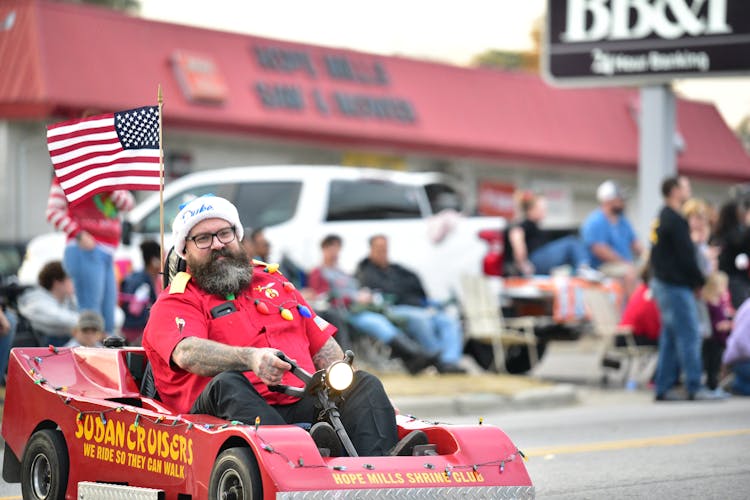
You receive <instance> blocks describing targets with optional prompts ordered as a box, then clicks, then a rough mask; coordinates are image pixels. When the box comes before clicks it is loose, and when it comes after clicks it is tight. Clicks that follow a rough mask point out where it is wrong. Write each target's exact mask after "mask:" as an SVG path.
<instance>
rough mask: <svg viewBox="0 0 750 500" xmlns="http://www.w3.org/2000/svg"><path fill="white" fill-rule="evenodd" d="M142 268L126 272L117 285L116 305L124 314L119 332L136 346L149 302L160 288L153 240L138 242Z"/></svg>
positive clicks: (158, 261) (157, 250)
mask: <svg viewBox="0 0 750 500" xmlns="http://www.w3.org/2000/svg"><path fill="white" fill-rule="evenodd" d="M141 255H142V256H143V270H141V271H136V272H133V273H131V274H130V275H128V276H127V277H126V278H125V279H124V280H123V282H122V284H121V285H120V305H121V307H122V310H123V312H124V313H125V321H124V323H123V325H122V334H123V336H124V337H125V338H126V339H127V341H128V344H130V345H140V343H141V336H142V335H143V329H144V328H145V327H146V322H147V321H148V313H149V310H150V309H151V305H152V304H153V303H154V302H156V296H157V295H158V293H157V290H160V289H161V279H162V278H161V247H160V246H159V244H158V243H156V242H155V241H144V242H143V243H141Z"/></svg>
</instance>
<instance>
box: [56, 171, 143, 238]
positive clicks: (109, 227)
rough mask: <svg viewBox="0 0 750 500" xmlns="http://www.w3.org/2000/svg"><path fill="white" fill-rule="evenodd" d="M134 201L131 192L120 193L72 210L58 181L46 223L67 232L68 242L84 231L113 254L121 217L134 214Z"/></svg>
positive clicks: (83, 202) (100, 196)
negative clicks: (130, 213) (131, 212)
mask: <svg viewBox="0 0 750 500" xmlns="http://www.w3.org/2000/svg"><path fill="white" fill-rule="evenodd" d="M134 200H135V199H134V198H133V195H132V194H130V193H129V192H128V191H124V190H120V189H118V190H115V191H112V192H110V193H102V194H98V195H94V196H92V197H89V198H86V199H84V200H81V201H79V202H78V203H77V204H76V205H75V206H70V205H68V202H67V200H66V199H65V192H64V191H63V189H62V187H60V183H59V182H58V180H57V178H55V179H53V181H52V185H51V186H50V192H49V198H48V199H47V220H48V221H49V222H51V223H52V225H54V226H55V229H58V230H60V231H65V233H67V235H68V241H70V240H72V239H73V238H75V237H76V235H78V233H80V232H81V231H86V232H88V233H89V234H90V235H91V236H93V237H94V239H95V240H96V242H97V243H99V244H101V245H104V246H106V247H108V248H110V249H111V250H113V251H114V249H115V248H116V247H117V245H119V244H120V233H121V232H122V227H121V224H120V217H119V216H118V214H119V212H127V211H129V210H131V209H132V208H133V205H134V203H135V201H134Z"/></svg>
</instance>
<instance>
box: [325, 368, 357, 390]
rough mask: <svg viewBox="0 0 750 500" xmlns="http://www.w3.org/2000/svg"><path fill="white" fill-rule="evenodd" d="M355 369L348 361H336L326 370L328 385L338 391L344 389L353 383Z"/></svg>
mask: <svg viewBox="0 0 750 500" xmlns="http://www.w3.org/2000/svg"><path fill="white" fill-rule="evenodd" d="M353 380H354V370H353V369H352V367H351V365H350V364H349V363H347V362H346V361H336V362H335V363H333V364H332V365H331V366H329V367H328V370H327V371H326V383H327V384H328V387H330V388H331V389H333V390H336V391H343V390H345V389H347V388H348V387H349V386H350V385H352V381H353Z"/></svg>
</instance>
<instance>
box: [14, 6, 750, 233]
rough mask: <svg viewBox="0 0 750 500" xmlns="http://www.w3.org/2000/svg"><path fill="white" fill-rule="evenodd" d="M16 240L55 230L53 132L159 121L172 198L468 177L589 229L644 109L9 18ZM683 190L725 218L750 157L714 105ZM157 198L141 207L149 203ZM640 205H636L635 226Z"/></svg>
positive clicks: (161, 28) (20, 15)
mask: <svg viewBox="0 0 750 500" xmlns="http://www.w3.org/2000/svg"><path fill="white" fill-rule="evenodd" d="M0 61H1V62H2V71H0V207H1V208H2V209H3V211H4V213H6V214H10V215H9V216H8V218H7V225H6V226H5V227H6V230H5V231H4V234H3V235H2V238H4V239H11V240H27V239H29V238H31V237H32V236H34V235H36V234H39V233H42V232H46V231H49V230H50V227H49V226H48V225H47V223H46V221H45V218H44V210H45V206H46V197H47V190H48V188H49V181H50V179H51V175H52V167H51V164H50V160H49V156H48V153H47V149H46V142H45V141H46V131H45V127H46V125H48V124H50V123H54V122H57V121H61V120H66V119H71V118H78V117H80V116H82V115H83V114H84V113H92V112H110V111H119V110H123V109H129V108H134V107H139V106H144V105H154V104H156V99H157V87H158V86H161V88H162V90H163V94H164V131H163V132H164V140H163V143H164V155H165V165H166V173H167V176H168V177H167V182H169V179H170V178H174V177H176V176H180V175H184V174H185V173H188V172H191V171H196V170H203V169H212V168H218V167H225V166H237V165H269V164H270V165H275V164H345V165H362V166H378V167H386V168H402V169H409V170H440V171H445V172H449V173H452V174H455V175H456V176H457V177H458V178H459V179H461V182H462V183H463V184H464V186H463V187H464V188H465V189H466V190H467V191H468V192H469V193H470V197H471V201H472V204H473V206H475V207H476V208H478V209H479V210H481V211H482V212H484V213H494V214H503V215H511V214H512V204H511V203H510V199H511V197H510V193H512V191H513V189H515V188H516V187H522V188H528V189H535V190H539V191H543V192H545V193H546V194H547V195H548V196H549V198H550V204H551V207H550V221H549V222H550V224H551V225H555V226H566V227H569V226H575V225H577V224H578V223H580V221H581V220H582V219H583V217H584V216H585V214H586V213H587V212H588V211H590V210H591V209H592V208H593V207H594V206H595V200H594V193H595V190H596V187H597V185H598V184H599V183H600V182H602V181H603V180H605V179H607V178H614V179H617V180H618V181H620V182H621V183H623V184H624V185H625V186H626V187H630V188H631V192H633V194H634V195H635V194H636V192H637V189H635V183H636V175H637V163H638V130H637V120H638V112H639V111H638V110H639V102H638V92H637V90H635V89H619V88H615V89H601V88H600V89H577V90H561V89H554V88H551V87H549V86H548V85H547V84H545V83H544V82H543V81H542V80H541V78H540V77H539V76H537V75H532V74H522V73H510V72H503V71H495V70H486V69H468V68H462V67H457V66H450V65H445V64H438V63H433V62H425V61H419V60H414V59H407V58H403V57H384V56H379V55H373V54H366V53H362V52H355V51H351V50H346V49H336V48H326V47H320V46H312V45H305V44H298V43H291V42H287V41H280V40H271V39H266V38H260V37H253V36H247V35H239V34H234V33H227V32H221V31H211V30H205V29H199V28H194V27H188V26H181V25H175V24H168V23H161V22H154V21H147V20H143V19H139V18H134V17H130V16H126V15H123V14H120V13H117V12H112V11H109V10H106V9H101V8H97V7H91V6H83V5H73V4H64V3H58V2H52V1H47V0H6V1H4V2H2V4H0ZM677 108H678V109H677V115H678V126H677V129H678V134H677V137H675V143H676V147H677V148H678V151H679V152H680V153H679V160H678V168H679V172H680V173H682V174H685V175H688V176H690V177H691V178H692V179H693V183H694V189H695V191H696V194H698V195H700V196H703V197H705V198H707V199H709V200H710V201H712V202H720V201H721V200H722V199H723V198H724V197H725V196H726V193H727V189H728V187H729V186H731V185H732V184H735V183H737V182H746V181H748V180H750V157H748V155H747V154H746V153H745V151H744V150H743V149H742V146H741V145H740V142H739V141H738V140H737V139H736V138H735V136H734V135H733V133H732V131H731V130H730V129H729V128H728V127H727V125H726V124H725V123H724V121H723V120H722V118H721V116H720V115H719V113H718V112H717V110H716V108H715V107H714V106H713V105H711V104H707V103H699V102H692V101H687V100H683V99H680V100H679V101H678V107H677ZM142 195H143V194H141V195H139V196H142ZM636 201H637V200H633V202H632V203H631V216H632V217H634V218H635V217H637V215H638V214H635V213H633V211H632V209H633V207H635V206H637V203H636Z"/></svg>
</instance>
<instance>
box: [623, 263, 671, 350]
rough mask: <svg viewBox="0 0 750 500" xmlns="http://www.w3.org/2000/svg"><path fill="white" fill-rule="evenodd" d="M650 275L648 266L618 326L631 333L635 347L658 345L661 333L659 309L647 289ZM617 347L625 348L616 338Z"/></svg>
mask: <svg viewBox="0 0 750 500" xmlns="http://www.w3.org/2000/svg"><path fill="white" fill-rule="evenodd" d="M650 278H651V273H650V272H649V268H648V266H646V267H645V269H644V270H643V272H642V273H641V280H642V281H641V283H640V284H639V285H638V287H636V289H635V291H634V292H633V294H632V295H631V296H630V298H629V299H628V303H627V305H626V306H625V310H624V311H623V312H622V318H621V319H620V326H625V327H628V328H630V329H631V331H632V332H633V338H634V339H635V343H636V344H637V345H658V344H659V333H660V332H661V317H660V316H659V307H658V306H657V304H656V300H655V299H654V297H653V294H652V293H651V290H650V289H649V287H648V283H649V279H650ZM617 345H618V346H620V347H624V346H625V339H624V338H619V337H618V338H617Z"/></svg>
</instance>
